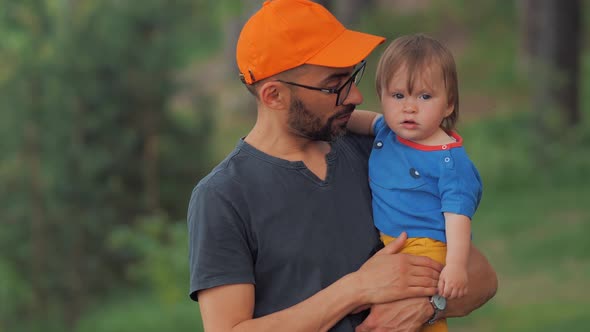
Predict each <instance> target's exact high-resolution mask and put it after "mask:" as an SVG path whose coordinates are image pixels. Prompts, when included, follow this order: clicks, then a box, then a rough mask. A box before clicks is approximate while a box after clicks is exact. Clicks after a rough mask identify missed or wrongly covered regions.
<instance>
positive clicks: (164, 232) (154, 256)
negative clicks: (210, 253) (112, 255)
mask: <svg viewBox="0 0 590 332" xmlns="http://www.w3.org/2000/svg"><path fill="white" fill-rule="evenodd" d="M108 243H109V247H111V248H112V249H113V250H115V251H123V252H127V253H128V254H129V255H131V256H133V257H136V258H137V259H136V260H134V263H133V264H130V265H129V266H128V267H127V273H128V278H129V279H130V280H132V281H134V284H135V285H141V286H143V287H142V288H144V289H149V290H151V292H152V293H153V294H154V296H155V297H156V298H155V299H156V300H157V302H158V303H160V304H163V305H172V304H174V303H179V302H183V301H184V300H186V299H188V290H187V285H188V275H189V272H188V264H187V257H186V255H187V252H188V247H187V241H186V223H184V222H179V223H171V222H170V221H168V220H167V219H166V218H164V217H161V216H152V217H147V218H145V219H142V220H141V223H139V224H138V225H137V226H135V227H130V226H121V227H119V228H118V229H117V230H115V231H114V232H113V233H112V234H111V236H110V238H109V241H108Z"/></svg>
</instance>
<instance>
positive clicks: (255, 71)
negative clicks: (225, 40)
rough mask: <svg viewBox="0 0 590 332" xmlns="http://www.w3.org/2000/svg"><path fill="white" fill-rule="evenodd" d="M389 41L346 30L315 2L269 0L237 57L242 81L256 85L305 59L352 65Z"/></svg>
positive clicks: (246, 27) (250, 24)
mask: <svg viewBox="0 0 590 332" xmlns="http://www.w3.org/2000/svg"><path fill="white" fill-rule="evenodd" d="M384 40H385V38H383V37H379V36H375V35H370V34H366V33H362V32H357V31H352V30H348V29H346V28H345V27H344V26H343V25H342V23H340V22H339V21H338V20H337V19H336V17H334V15H332V14H331V13H330V12H329V11H328V10H327V9H325V8H324V7H322V6H321V5H319V4H317V3H315V2H312V1H308V0H267V1H265V2H264V4H263V5H262V8H261V9H260V10H259V11H258V12H256V13H255V14H254V15H253V16H252V17H251V18H250V19H249V20H248V22H246V24H245V25H244V28H243V29H242V32H241V33H240V37H239V39H238V44H237V49H236V59H237V62H238V68H239V70H240V77H241V79H242V81H243V82H244V83H246V84H252V83H254V82H256V81H260V80H262V79H265V78H267V77H270V76H272V75H275V74H278V73H280V72H283V71H285V70H289V69H292V68H295V67H298V66H300V65H303V64H312V65H319V66H326V67H335V68H343V67H352V66H354V65H356V64H358V63H359V62H361V61H362V60H363V59H365V58H366V57H367V56H368V55H369V54H370V53H371V52H372V51H373V50H374V49H375V47H377V46H378V45H379V44H381V43H382V42H383V41H384Z"/></svg>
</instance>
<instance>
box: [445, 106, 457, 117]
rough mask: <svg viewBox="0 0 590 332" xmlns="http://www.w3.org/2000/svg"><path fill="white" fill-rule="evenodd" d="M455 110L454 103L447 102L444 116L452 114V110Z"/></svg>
mask: <svg viewBox="0 0 590 332" xmlns="http://www.w3.org/2000/svg"><path fill="white" fill-rule="evenodd" d="M454 111H455V103H449V104H448V105H447V109H446V110H445V113H444V114H445V118H446V117H448V116H449V115H451V114H453V112H454Z"/></svg>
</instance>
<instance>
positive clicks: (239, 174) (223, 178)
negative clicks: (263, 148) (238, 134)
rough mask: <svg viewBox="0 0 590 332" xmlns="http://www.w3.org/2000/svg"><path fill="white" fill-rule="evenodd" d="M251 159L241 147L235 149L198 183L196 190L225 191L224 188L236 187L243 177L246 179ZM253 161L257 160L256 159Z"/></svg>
mask: <svg viewBox="0 0 590 332" xmlns="http://www.w3.org/2000/svg"><path fill="white" fill-rule="evenodd" d="M251 159H252V158H249V156H248V155H247V154H245V153H244V152H243V151H242V150H241V149H239V148H236V149H234V150H233V151H232V152H231V153H229V154H228V155H227V156H226V157H225V158H224V159H223V160H222V161H221V162H220V163H219V164H217V166H215V167H214V168H213V169H212V170H211V172H209V174H207V175H205V177H203V178H202V179H201V180H200V181H199V182H198V183H197V185H196V187H195V190H200V189H215V190H217V191H224V189H231V188H232V187H235V186H236V184H237V183H240V182H241V181H240V180H241V179H245V173H246V171H245V169H247V168H251V166H249V165H248V163H250V162H252V160H251ZM253 161H254V162H255V160H253Z"/></svg>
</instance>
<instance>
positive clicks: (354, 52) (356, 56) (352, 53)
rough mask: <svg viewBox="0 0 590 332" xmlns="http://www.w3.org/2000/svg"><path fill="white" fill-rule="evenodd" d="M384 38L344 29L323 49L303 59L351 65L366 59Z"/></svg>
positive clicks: (321, 64) (336, 64)
mask: <svg viewBox="0 0 590 332" xmlns="http://www.w3.org/2000/svg"><path fill="white" fill-rule="evenodd" d="M383 41H385V38H383V37H380V36H375V35H370V34H367V33H362V32H357V31H352V30H344V32H343V33H342V34H341V35H340V36H338V38H336V39H334V40H333V41H332V42H331V43H330V44H328V45H327V46H326V47H325V48H324V49H323V50H321V51H320V52H318V53H317V54H316V55H314V56H313V57H311V58H310V59H309V60H307V61H305V63H307V64H311V65H318V66H326V67H335V68H343V67H352V66H354V65H356V64H358V63H359V62H361V61H362V60H364V59H366V58H367V57H368V56H369V54H371V52H373V50H374V49H375V48H376V47H377V46H379V45H380V44H381V43H383Z"/></svg>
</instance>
